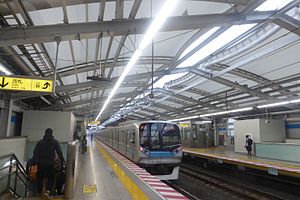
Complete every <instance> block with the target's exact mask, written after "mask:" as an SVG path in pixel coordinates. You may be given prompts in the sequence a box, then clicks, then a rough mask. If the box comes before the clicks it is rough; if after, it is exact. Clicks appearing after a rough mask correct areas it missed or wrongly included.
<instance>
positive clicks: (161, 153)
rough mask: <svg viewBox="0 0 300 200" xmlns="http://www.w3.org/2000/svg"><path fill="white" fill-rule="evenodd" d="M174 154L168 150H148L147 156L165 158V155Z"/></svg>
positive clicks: (170, 155) (171, 155)
mask: <svg viewBox="0 0 300 200" xmlns="http://www.w3.org/2000/svg"><path fill="white" fill-rule="evenodd" d="M174 155H175V153H174V152H168V151H150V153H149V156H150V157H153V158H162V157H163V158H167V157H173V156H174Z"/></svg>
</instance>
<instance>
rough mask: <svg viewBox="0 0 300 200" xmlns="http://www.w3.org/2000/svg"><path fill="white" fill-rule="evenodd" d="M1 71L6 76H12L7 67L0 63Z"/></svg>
mask: <svg viewBox="0 0 300 200" xmlns="http://www.w3.org/2000/svg"><path fill="white" fill-rule="evenodd" d="M0 71H2V72H4V73H5V74H6V75H12V73H11V72H10V71H9V70H8V69H7V68H6V67H4V66H3V65H2V64H1V63H0Z"/></svg>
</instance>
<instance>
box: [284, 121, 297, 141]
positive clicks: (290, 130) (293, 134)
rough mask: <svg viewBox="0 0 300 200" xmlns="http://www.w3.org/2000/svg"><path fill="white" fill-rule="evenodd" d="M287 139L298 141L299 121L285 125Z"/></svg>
mask: <svg viewBox="0 0 300 200" xmlns="http://www.w3.org/2000/svg"><path fill="white" fill-rule="evenodd" d="M286 132H287V138H293V139H300V121H299V122H287V123H286Z"/></svg>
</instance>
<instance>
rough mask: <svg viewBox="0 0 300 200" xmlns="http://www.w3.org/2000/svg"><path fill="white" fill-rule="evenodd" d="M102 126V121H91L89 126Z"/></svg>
mask: <svg viewBox="0 0 300 200" xmlns="http://www.w3.org/2000/svg"><path fill="white" fill-rule="evenodd" d="M99 124H100V121H91V122H89V125H90V126H92V125H99Z"/></svg>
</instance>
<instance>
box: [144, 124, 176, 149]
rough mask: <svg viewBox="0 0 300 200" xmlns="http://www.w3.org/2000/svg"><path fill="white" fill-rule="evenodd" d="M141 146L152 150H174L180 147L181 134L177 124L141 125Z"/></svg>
mask: <svg viewBox="0 0 300 200" xmlns="http://www.w3.org/2000/svg"><path fill="white" fill-rule="evenodd" d="M139 129H140V145H141V146H142V147H145V148H147V149H149V150H150V149H151V150H173V149H176V148H178V147H179V146H180V144H181V141H180V132H179V128H178V126H177V125H175V124H168V123H143V124H141V125H140V128H139Z"/></svg>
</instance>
